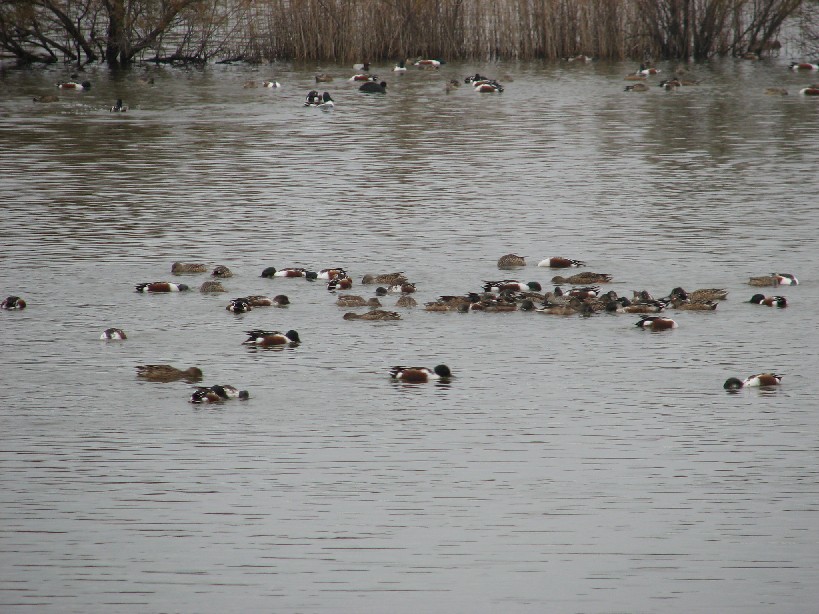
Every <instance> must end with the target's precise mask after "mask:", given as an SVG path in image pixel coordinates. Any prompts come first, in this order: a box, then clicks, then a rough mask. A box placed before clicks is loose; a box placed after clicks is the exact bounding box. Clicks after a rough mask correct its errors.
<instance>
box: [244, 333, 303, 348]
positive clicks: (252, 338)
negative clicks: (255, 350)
mask: <svg viewBox="0 0 819 614" xmlns="http://www.w3.org/2000/svg"><path fill="white" fill-rule="evenodd" d="M242 343H243V344H244V345H261V346H263V347H265V346H271V345H287V344H290V345H295V344H297V343H301V338H300V337H299V333H297V332H296V331H294V330H289V331H287V332H286V333H282V332H279V331H277V330H272V331H271V330H260V329H254V330H249V331H247V339H245V340H244V341H243V342H242Z"/></svg>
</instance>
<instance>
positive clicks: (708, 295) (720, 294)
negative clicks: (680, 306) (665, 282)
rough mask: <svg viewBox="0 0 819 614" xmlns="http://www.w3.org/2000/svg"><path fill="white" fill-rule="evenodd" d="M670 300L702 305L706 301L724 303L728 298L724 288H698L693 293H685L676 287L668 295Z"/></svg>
mask: <svg viewBox="0 0 819 614" xmlns="http://www.w3.org/2000/svg"><path fill="white" fill-rule="evenodd" d="M669 298H670V299H677V300H681V301H691V302H692V303H704V302H707V301H724V300H725V299H726V298H728V290H726V289H725V288H700V289H698V290H694V291H693V292H686V291H685V290H683V289H682V288H681V287H679V286H677V287H676V288H674V289H673V290H671V293H670V294H669Z"/></svg>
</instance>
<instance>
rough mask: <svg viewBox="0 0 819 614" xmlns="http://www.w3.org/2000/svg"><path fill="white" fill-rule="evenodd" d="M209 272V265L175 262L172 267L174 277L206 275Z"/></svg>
mask: <svg viewBox="0 0 819 614" xmlns="http://www.w3.org/2000/svg"><path fill="white" fill-rule="evenodd" d="M207 270H208V267H207V265H205V264H201V263H198V262H190V263H186V262H174V263H173V264H172V265H171V273H173V274H174V275H181V274H183V273H205V272H207Z"/></svg>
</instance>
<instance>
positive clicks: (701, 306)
mask: <svg viewBox="0 0 819 614" xmlns="http://www.w3.org/2000/svg"><path fill="white" fill-rule="evenodd" d="M670 304H671V306H672V307H673V308H674V309H679V310H680V311H714V310H715V309H716V308H717V304H716V303H715V302H714V301H711V300H706V301H692V300H691V299H681V298H674V299H672V300H671V303H670Z"/></svg>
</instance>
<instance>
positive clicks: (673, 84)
mask: <svg viewBox="0 0 819 614" xmlns="http://www.w3.org/2000/svg"><path fill="white" fill-rule="evenodd" d="M657 85H659V86H660V87H662V88H665V89H666V90H668V91H671V90H675V89H677V88H678V87H680V86H681V85H682V82H681V81H680V80H679V79H666V80H665V81H660V82H659V83H658V84H657Z"/></svg>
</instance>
